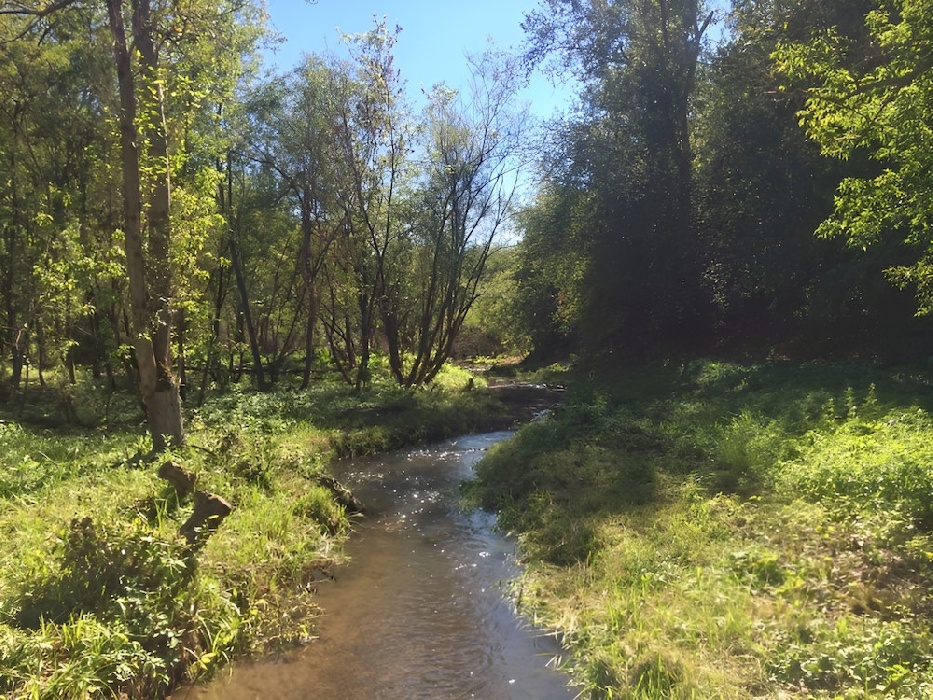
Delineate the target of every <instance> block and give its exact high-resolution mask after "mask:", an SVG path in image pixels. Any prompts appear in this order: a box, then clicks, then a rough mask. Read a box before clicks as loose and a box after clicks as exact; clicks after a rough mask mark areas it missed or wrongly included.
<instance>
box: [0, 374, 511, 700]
mask: <svg viewBox="0 0 933 700" xmlns="http://www.w3.org/2000/svg"><path fill="white" fill-rule="evenodd" d="M468 378H469V375H467V374H466V373H464V372H461V371H456V370H445V372H444V373H442V375H441V379H442V380H443V381H441V382H439V384H438V385H437V386H436V387H435V388H434V390H432V391H418V392H412V391H408V390H403V389H400V388H398V387H397V386H396V385H395V384H394V382H391V381H388V379H387V378H385V380H381V381H376V382H374V384H373V385H372V386H370V388H368V389H367V390H365V391H363V392H356V391H355V390H353V389H351V388H350V387H347V386H345V385H343V384H342V383H340V382H339V381H329V382H320V383H318V384H317V385H316V386H315V388H314V389H312V390H308V391H284V390H283V391H278V392H265V393H257V392H255V391H252V390H239V389H235V390H232V391H227V392H224V393H223V394H222V395H219V396H217V397H215V398H212V399H210V400H208V401H207V402H206V403H205V404H204V405H203V406H202V407H200V408H199V409H197V410H193V411H191V412H190V413H188V414H187V416H186V418H187V426H188V440H187V442H186V445H185V446H183V447H177V448H174V449H173V450H171V451H169V452H165V453H163V454H161V455H159V457H158V461H157V462H156V463H153V462H152V461H151V460H150V459H146V458H145V457H146V456H147V455H148V454H149V448H148V445H147V443H148V441H147V440H146V439H145V437H144V433H143V430H142V426H143V414H142V412H141V411H140V410H139V408H138V406H134V405H132V403H130V402H126V399H127V398H128V397H127V396H122V395H121V396H116V397H110V398H109V401H110V402H111V403H120V404H121V409H122V410H121V411H120V412H119V415H120V416H121V418H120V420H119V421H116V422H115V421H113V420H110V421H109V422H104V418H105V416H104V414H103V413H100V414H95V413H94V412H93V410H92V406H91V402H92V401H97V403H98V406H100V407H104V406H106V405H107V403H108V398H107V397H106V393H107V389H106V388H103V389H102V388H100V387H99V386H95V385H94V384H91V383H88V384H84V383H82V384H79V385H78V386H80V387H81V388H82V391H84V392H86V395H85V396H84V401H83V404H82V410H83V414H82V415H83V416H84V418H85V419H86V420H88V421H90V420H92V419H94V418H96V419H97V420H99V421H100V423H99V425H98V427H97V428H92V429H87V428H82V429H74V428H61V427H59V428H51V427H49V422H48V420H47V419H43V410H44V409H48V408H49V407H52V408H54V407H55V405H56V403H55V402H50V401H49V399H50V394H51V392H47V393H46V395H45V396H44V397H43V400H42V401H39V400H37V397H35V396H33V397H32V401H31V403H29V405H28V406H27V407H26V420H19V421H14V420H10V416H8V415H4V417H3V420H2V421H0V504H2V515H0V532H2V533H3V542H4V547H3V551H2V553H0V658H2V660H3V661H2V663H0V695H3V696H4V697H9V698H31V697H37V698H86V697H132V698H154V697H160V696H162V695H164V694H165V693H166V692H167V691H169V690H171V688H172V687H173V686H174V685H175V684H177V683H178V682H180V681H183V680H186V679H192V678H198V677H204V676H206V675H209V674H210V673H211V672H212V671H213V670H214V669H216V668H217V667H219V666H220V665H221V664H223V663H225V662H226V661H228V660H229V659H231V658H232V657H234V656H237V655H241V654H243V653H246V652H249V651H269V650H270V649H275V648H279V647H282V646H292V645H294V644H296V643H300V642H302V641H304V640H306V639H310V638H311V637H312V636H313V634H314V627H313V619H314V617H315V616H316V615H317V613H318V609H317V606H316V604H315V601H314V590H315V585H316V582H317V581H319V580H321V579H323V578H327V577H328V576H330V572H331V570H332V568H333V566H334V565H335V563H337V562H339V561H340V560H341V557H342V554H341V544H342V541H343V538H344V537H345V536H346V535H347V534H348V532H349V530H350V524H351V518H352V517H353V515H354V508H353V507H351V505H350V503H348V502H347V501H346V500H342V498H341V494H340V493H339V492H336V491H335V490H334V488H332V486H333V485H332V484H331V483H330V482H328V480H327V479H326V478H322V475H324V474H325V473H326V466H327V464H328V463H329V462H330V460H332V459H334V458H338V457H345V456H351V455H360V454H371V453H373V452H377V451H384V450H387V449H390V448H392V447H396V446H399V445H403V444H412V443H417V442H423V441H426V440H437V439H440V438H442V437H446V436H450V435H454V434H461V433H464V432H470V431H475V430H478V429H483V428H487V427H489V426H490V421H496V420H503V419H506V420H507V417H506V416H505V414H504V413H503V409H502V407H501V405H500V404H498V402H496V401H495V400H494V399H492V398H491V397H490V396H489V395H488V394H487V393H486V392H483V391H481V390H479V389H477V390H476V391H470V392H468V391H464V387H465V385H466V382H467V381H468ZM444 382H447V384H448V388H447V389H444V388H443V386H442V385H443V383H444ZM66 386H67V385H66ZM130 396H131V395H130ZM124 402H126V403H127V405H123V403H124ZM111 408H113V407H111ZM113 412H114V413H117V412H116V411H113ZM29 417H32V418H35V420H28V418H29ZM167 461H174V462H175V463H176V464H179V465H182V466H183V467H184V469H185V470H187V471H188V472H190V473H192V474H194V475H195V476H196V479H197V481H196V486H197V489H198V490H199V492H209V493H221V494H224V499H225V500H226V501H227V502H229V504H230V505H231V506H232V507H233V511H232V513H230V514H229V515H228V516H227V517H226V518H225V519H224V521H223V524H222V526H221V527H218V528H216V529H215V531H214V532H213V533H212V534H210V536H209V537H208V536H206V534H205V536H204V537H203V538H197V539H195V540H194V541H193V542H192V541H189V540H187V539H186V538H185V537H182V536H181V535H180V534H179V530H180V529H182V527H183V524H184V523H185V521H186V520H187V519H188V518H189V516H190V515H191V513H192V497H191V496H190V495H186V496H180V495H179V494H178V493H177V492H176V490H175V489H174V488H172V487H171V486H169V485H168V484H166V482H165V481H163V480H162V479H160V478H159V476H158V475H157V466H158V465H159V464H162V463H164V462H167ZM364 505H365V504H364Z"/></svg>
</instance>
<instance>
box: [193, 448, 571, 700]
mask: <svg viewBox="0 0 933 700" xmlns="http://www.w3.org/2000/svg"><path fill="white" fill-rule="evenodd" d="M509 435H510V434H509V433H492V434H486V435H475V436H467V437H463V438H460V439H458V440H454V441H450V442H448V443H444V444H442V445H439V446H437V447H435V448H430V449H419V450H414V451H411V452H403V453H397V454H393V455H389V456H383V457H380V458H379V459H376V460H373V461H370V462H359V461H357V462H355V463H353V464H348V465H345V466H344V467H343V469H342V470H338V471H339V473H337V474H336V476H337V478H338V479H340V480H342V481H345V482H346V483H348V485H350V487H351V488H352V489H353V491H354V493H355V494H356V495H357V496H358V497H359V498H360V499H361V500H362V501H363V503H364V505H365V506H366V509H367V510H366V512H367V516H366V518H365V519H364V520H362V521H361V522H360V523H359V525H358V526H357V532H356V533H355V534H354V536H353V537H352V538H351V540H350V542H349V543H348V547H347V550H348V553H349V555H350V556H351V558H352V562H351V564H349V565H348V566H347V567H344V568H343V569H340V570H338V571H337V577H336V580H335V581H326V582H321V583H319V584H318V586H319V588H318V592H319V600H320V604H321V605H322V607H323V608H324V610H325V611H326V612H325V615H324V616H323V618H322V619H321V620H320V622H319V624H318V627H317V630H316V633H317V635H318V638H317V639H316V640H315V641H314V642H312V643H311V644H309V645H308V646H307V647H306V648H305V649H304V650H302V651H301V652H298V653H296V654H294V655H290V656H287V657H284V658H281V659H277V660H274V661H263V662H256V663H246V664H240V665H239V666H238V667H237V668H236V669H235V670H234V672H233V673H232V675H230V676H229V677H228V678H226V679H223V680H221V681H220V682H218V683H215V684H212V685H210V686H207V687H200V688H196V689H191V690H188V691H183V692H182V693H181V694H178V693H176V695H175V697H176V698H179V697H190V698H202V699H214V698H217V699H219V698H224V700H235V699H237V698H266V699H268V698H361V699H362V698H366V699H368V698H384V699H386V700H394V699H396V698H397V699H399V700H402V699H406V700H407V699H409V698H431V699H432V700H433V699H439V698H483V699H486V700H496V699H498V698H503V699H506V698H508V699H520V698H527V699H529V700H532V699H533V700H550V699H552V698H553V699H557V698H572V697H574V692H573V691H571V690H569V689H568V688H567V685H566V684H567V677H566V676H565V675H564V674H562V673H560V672H558V671H555V670H553V666H554V665H556V663H557V660H558V659H559V657H560V654H561V649H560V646H559V645H558V643H557V642H556V640H555V639H554V638H553V637H552V636H548V635H545V634H543V633H542V632H540V631H538V630H534V629H531V628H529V627H528V625H527V624H526V623H525V622H524V621H522V620H521V619H519V618H518V617H517V616H516V615H515V612H514V608H513V606H512V604H511V602H510V601H509V600H508V599H507V598H506V597H505V596H504V595H503V591H502V583H503V582H504V581H506V580H508V579H509V578H512V577H513V576H515V575H516V573H517V565H516V562H515V559H514V543H513V542H512V541H511V540H509V539H507V538H505V537H503V536H501V535H500V534H498V533H496V532H493V529H492V528H493V525H494V519H493V517H492V516H491V515H489V514H487V513H483V512H479V511H473V512H462V511H461V510H460V509H459V508H458V507H457V486H458V484H459V483H460V481H461V480H463V479H465V478H468V477H469V476H470V474H471V473H472V468H473V466H474V465H475V463H476V462H477V461H478V460H479V459H480V457H481V456H482V454H483V452H484V451H485V450H486V449H487V448H488V447H490V446H491V445H493V444H495V443H496V442H499V441H501V440H504V439H506V438H507V437H509Z"/></svg>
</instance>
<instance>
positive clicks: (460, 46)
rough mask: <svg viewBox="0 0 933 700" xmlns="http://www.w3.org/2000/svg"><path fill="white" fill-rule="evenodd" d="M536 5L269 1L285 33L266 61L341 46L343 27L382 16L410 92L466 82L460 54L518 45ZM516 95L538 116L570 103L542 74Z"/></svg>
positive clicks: (494, 0) (367, 25) (360, 28)
mask: <svg viewBox="0 0 933 700" xmlns="http://www.w3.org/2000/svg"><path fill="white" fill-rule="evenodd" d="M536 6H537V2H536V0H469V1H468V2H463V0H317V2H316V3H314V4H311V3H309V2H307V1H306V0H267V7H268V10H269V14H270V16H271V22H272V25H273V26H274V27H275V29H276V30H277V31H278V32H279V33H280V34H282V35H283V36H284V37H285V39H286V42H285V43H284V44H282V45H281V46H279V47H278V49H277V51H276V53H275V55H274V56H273V57H272V60H273V61H274V62H275V64H276V65H277V66H278V67H279V68H280V69H287V68H290V67H291V66H293V65H295V64H296V63H297V62H298V60H299V58H300V56H301V53H302V52H307V53H317V52H322V51H325V50H327V49H330V50H333V51H336V52H340V51H341V41H340V33H341V32H343V33H348V34H354V33H357V32H364V31H367V30H369V29H372V28H373V26H374V17H378V18H380V19H381V18H382V17H383V16H385V17H386V21H387V23H388V25H389V26H390V27H394V26H395V25H398V26H400V27H401V28H402V32H401V34H400V35H399V39H398V43H397V44H396V46H395V60H396V65H397V66H398V68H399V70H400V71H401V73H402V77H403V78H405V79H406V80H407V81H408V87H409V93H410V95H411V96H412V97H416V96H417V95H418V94H420V88H421V87H422V86H424V87H425V88H430V87H431V86H432V85H434V84H435V83H439V82H445V83H447V84H448V85H450V86H451V87H461V86H465V85H466V82H467V80H468V78H469V74H470V73H469V66H468V64H467V59H466V54H467V53H475V54H479V53H481V52H482V51H483V50H484V49H485V48H486V46H487V39H491V40H492V41H493V42H494V43H495V44H496V45H497V46H499V47H500V48H509V47H517V46H518V45H519V44H520V43H521V42H522V40H523V38H524V32H523V30H522V28H521V26H520V24H519V23H520V22H521V21H522V19H523V17H524V15H525V13H526V12H527V11H529V10H531V9H533V8H535V7H536ZM338 28H339V31H338ZM522 97H523V98H524V99H526V100H528V101H529V103H530V105H531V109H532V112H533V113H534V114H535V115H537V116H539V117H549V116H551V115H552V114H553V112H554V110H555V109H561V110H563V109H566V108H568V107H569V104H568V102H569V99H570V97H569V94H568V90H567V89H560V88H557V89H555V88H554V87H553V86H552V85H551V84H550V82H549V81H548V80H547V79H546V78H544V77H543V76H536V77H535V78H534V79H533V81H532V85H531V86H530V88H529V89H528V90H526V91H525V92H524V93H523V95H522Z"/></svg>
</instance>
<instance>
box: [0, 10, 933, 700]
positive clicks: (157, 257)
mask: <svg viewBox="0 0 933 700" xmlns="http://www.w3.org/2000/svg"><path fill="white" fill-rule="evenodd" d="M490 21H493V19H492V18H491V20H490ZM522 28H523V30H524V33H525V42H524V44H523V45H522V46H521V47H520V48H519V49H518V50H515V51H513V52H507V51H505V50H499V49H495V48H489V49H488V50H487V51H485V52H484V53H481V54H478V55H474V56H471V57H470V58H469V62H470V66H471V70H472V80H471V81H470V83H469V86H468V87H467V88H465V89H462V90H457V89H453V88H451V87H448V86H446V85H443V84H440V85H435V86H433V87H432V88H431V89H430V90H427V91H426V93H425V95H424V99H423V100H417V101H416V100H413V99H412V95H411V92H410V88H409V86H408V85H407V83H406V80H405V76H404V75H403V74H401V73H400V72H399V70H398V69H397V67H396V65H395V62H394V50H395V47H396V45H397V43H398V42H400V41H404V32H403V31H400V28H397V27H396V28H394V29H393V28H392V27H390V26H389V25H388V24H387V23H386V22H385V21H379V20H375V21H374V22H373V26H372V28H371V29H370V30H369V31H367V32H364V33H361V34H353V35H345V36H343V38H342V44H341V46H340V49H339V50H334V51H330V52H326V53H320V54H306V55H305V56H304V58H303V59H302V61H301V63H300V64H299V65H297V66H296V67H294V68H292V69H289V70H285V71H270V70H269V69H267V68H266V67H264V65H263V61H262V50H263V48H264V47H266V46H268V45H269V42H271V41H273V40H274V37H273V35H272V31H271V29H270V27H269V22H268V16H267V12H266V8H265V7H264V4H263V3H262V2H261V0H219V1H217V0H213V1H212V2H208V1H207V0H36V1H27V0H23V1H20V0H0V96H2V99H0V163H2V165H0V175H2V177H0V290H2V294H0V296H2V309H0V318H2V324H0V452H2V455H0V464H2V469H0V471H2V474H0V502H2V503H3V504H4V510H5V511H6V512H5V514H4V515H3V516H0V532H2V533H3V537H4V540H9V541H10V547H9V548H8V551H6V552H4V553H3V554H0V562H2V564H3V570H4V572H3V573H2V574H0V652H2V654H0V658H2V659H3V661H2V662H0V694H2V693H6V694H8V695H9V697H11V698H20V697H22V698H25V697H42V698H46V697H47V698H55V697H68V698H71V697H74V698H84V697H164V696H166V695H167V694H169V693H170V692H171V691H172V689H173V688H175V687H177V685H178V684H179V683H182V682H185V681H188V680H192V679H197V678H200V677H205V676H208V675H210V674H211V673H213V672H214V671H215V670H216V668H218V667H219V666H221V665H223V664H224V663H226V662H227V661H229V660H230V659H232V658H234V657H236V656H238V655H242V654H245V653H249V652H251V651H253V652H256V651H264V650H265V651H267V650H268V649H269V648H272V647H277V646H282V645H285V646H287V645H289V644H294V643H295V642H296V640H298V639H301V638H304V637H307V636H308V630H309V629H311V628H312V627H313V617H314V603H313V600H312V599H311V598H310V594H308V593H307V590H306V589H307V586H306V583H307V580H306V577H307V575H308V571H309V570H310V569H309V567H311V568H314V567H320V566H325V568H326V567H327V566H330V565H332V564H333V563H335V562H337V561H339V559H340V555H339V547H340V542H341V541H342V539H343V538H345V537H346V536H347V535H348V533H349V532H350V531H351V529H352V528H351V516H352V515H353V503H352V499H349V498H348V494H347V493H346V492H345V491H344V490H343V489H342V487H341V486H340V485H339V484H335V483H334V482H333V480H332V479H329V478H328V477H327V475H326V472H327V464H328V462H329V461H330V460H332V459H334V458H337V457H350V456H354V455H360V454H371V453H375V452H379V451H385V450H389V449H393V448H396V447H400V446H403V445H410V444H422V443H425V442H429V441H431V440H436V439H439V438H442V437H447V436H451V435H456V434H459V433H466V432H469V431H477V430H484V429H490V428H493V427H499V426H501V425H507V424H508V421H510V420H511V419H512V418H514V417H515V416H514V411H515V408H514V406H507V405H504V404H503V402H501V401H499V400H497V398H496V397H495V395H494V392H489V391H485V390H484V389H485V388H486V385H487V383H494V382H495V381H496V380H495V379H494V377H495V376H496V374H497V373H499V375H504V376H507V377H508V378H509V379H510V380H513V381H514V380H515V379H516V378H519V379H528V380H534V381H547V382H558V383H561V384H563V385H567V386H568V387H569V389H568V397H567V399H566V401H565V403H564V404H563V405H562V406H560V407H558V408H556V409H555V410H554V411H553V414H552V415H551V416H550V417H549V418H548V420H545V421H539V422H535V423H534V424H531V425H528V426H527V427H525V428H522V429H520V430H519V432H518V434H517V436H516V438H515V439H514V440H512V441H510V442H509V443H507V444H504V445H502V446H501V447H500V448H497V449H496V450H494V451H493V452H492V454H491V455H490V457H489V458H488V459H486V460H484V461H483V463H482V464H481V466H480V468H479V472H478V478H477V481H476V482H475V483H472V484H470V485H467V486H465V487H464V494H465V497H466V498H467V499H468V500H472V501H473V502H475V503H477V504H479V505H481V506H483V507H485V508H488V509H490V510H494V511H496V512H498V513H499V514H500V518H501V520H502V522H503V525H504V527H506V528H508V529H509V530H510V531H514V532H516V533H518V534H519V537H520V541H521V546H522V551H523V557H524V558H525V561H526V564H527V573H526V574H525V575H524V576H523V578H522V581H521V583H520V584H518V585H520V586H521V588H522V591H523V593H522V594H521V596H520V597H521V600H522V601H523V602H522V605H524V606H525V610H526V611H528V612H529V613H530V614H533V615H535V616H536V617H540V619H543V620H546V621H547V624H549V625H550V626H552V627H554V628H556V629H559V630H561V632H562V634H564V639H565V643H566V644H567V646H568V648H569V649H571V650H572V651H573V653H574V654H575V656H574V657H573V660H572V661H571V662H570V670H571V672H572V674H573V676H574V678H575V680H576V682H577V683H579V685H580V688H581V689H582V690H581V695H582V694H584V693H585V694H587V695H586V696H588V697H633V698H634V697H644V698H661V697H665V698H666V697H672V698H688V697H730V698H731V697H735V698H742V697H798V696H799V697H827V698H828V697H845V698H850V697H852V698H854V697H903V698H920V697H931V696H933V675H931V672H930V670H929V669H930V667H931V664H933V634H931V632H930V625H929V622H930V615H931V613H933V598H931V597H930V592H929V591H930V583H931V582H933V554H931V550H933V529H931V528H933V505H931V504H933V469H931V467H930V465H931V464H933V455H929V454H928V452H929V448H928V447H926V445H927V443H928V438H929V437H931V436H933V417H931V416H930V415H929V413H928V411H929V410H933V406H930V398H929V384H930V382H931V381H933V374H931V372H933V369H931V362H933V354H931V352H930V350H929V348H930V343H931V341H933V326H931V323H930V319H929V313H930V311H931V310H933V281H931V280H933V235H931V231H933V197H931V192H933V116H931V115H933V2H931V0H732V2H731V4H730V5H729V6H728V7H726V6H723V5H722V4H721V3H716V4H714V3H708V2H704V0H539V1H538V4H537V6H536V7H534V9H531V10H530V11H529V12H528V13H527V14H526V15H525V19H524V22H523V24H522ZM533 71H544V72H545V73H547V74H548V75H549V76H552V78H553V79H554V80H555V81H570V82H571V83H572V84H573V85H575V86H577V92H576V94H575V96H574V102H573V104H572V105H569V106H568V109H567V110H566V111H565V112H563V113H562V114H560V115H556V116H554V117H553V118H551V119H550V120H546V121H544V122H542V121H540V120H536V119H533V118H532V117H531V116H530V114H529V109H528V105H527V104H523V103H522V101H521V99H520V97H519V95H520V90H521V88H522V87H523V86H524V85H525V84H526V83H527V81H528V79H529V76H530V75H531V74H532V72H533ZM481 370H483V371H481ZM928 457H929V458H930V459H928ZM166 484H167V485H166ZM192 509H193V512H191V513H190V517H189V511H191V510H192ZM231 513H233V514H234V515H231ZM228 516H229V519H228ZM234 516H235V517H234ZM222 521H225V522H224V524H221V522H222ZM286 521H288V523H290V524H283V523H285V522H286ZM179 530H180V532H181V534H182V535H183V537H177V536H176V535H177V533H178V532H179ZM853 543H858V544H857V545H855V544H853ZM273 551H274V554H270V552H273ZM662 558H663V560H664V561H663V562H662V561H661V559H662ZM321 562H327V563H326V564H321ZM597 590H599V591H602V594H601V595H602V597H601V598H600V596H599V595H597V594H596V591H597ZM607 591H608V593H607ZM714 591H719V593H714ZM588 596H593V597H592V599H591V598H590V597H588ZM672 600H673V601H676V604H673V603H672ZM684 601H689V602H690V606H689V607H690V612H688V611H686V610H679V608H678V607H677V606H678V605H683V606H685V607H686V603H685V602H684ZM286 607H287V608H288V609H289V610H291V611H292V612H293V614H292V615H291V617H289V619H288V620H285V619H284V617H283V616H282V615H278V613H275V612H270V611H272V610H273V608H274V609H275V611H278V610H281V609H284V608H286ZM729 609H731V611H732V612H730V611H729ZM663 610H667V611H668V613H669V616H668V617H664V616H663V615H662V614H661V611H663ZM671 611H679V612H678V613H677V614H680V615H681V617H677V618H672V617H670V615H674V614H675V613H673V612H671ZM697 611H699V612H697ZM736 611H741V613H739V612H736ZM694 613H696V614H697V615H707V616H708V617H706V618H703V619H702V620H698V621H695V620H694V619H693V618H692V617H691V615H693V614H694ZM740 614H741V615H744V617H741V619H739V616H740ZM652 615H654V617H652ZM767 619H773V620H774V621H773V622H763V621H762V620H767ZM651 630H654V632H652V631H651ZM658 630H661V632H660V633H659V632H657V631H658ZM678 630H679V631H678Z"/></svg>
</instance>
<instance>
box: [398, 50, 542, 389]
mask: <svg viewBox="0 0 933 700" xmlns="http://www.w3.org/2000/svg"><path fill="white" fill-rule="evenodd" d="M516 73H517V71H516V70H515V69H514V67H513V66H511V65H510V64H509V63H508V61H503V59H502V57H501V56H497V55H495V54H487V55H485V56H484V57H482V58H481V59H479V60H477V61H476V62H474V79H473V84H472V90H471V94H470V95H469V96H468V97H467V98H466V100H461V98H460V96H459V95H458V94H457V93H456V92H454V91H451V90H449V89H447V88H444V87H443V86H436V87H435V90H434V93H433V94H432V95H431V100H430V103H429V105H428V108H427V118H426V119H425V127H426V139H427V142H426V145H425V154H424V163H423V165H422V172H423V175H422V177H421V180H420V182H419V183H418V184H417V185H415V186H414V192H413V194H412V196H411V197H410V200H409V202H410V204H409V206H410V208H411V213H410V218H409V223H408V226H409V231H408V235H407V236H404V237H402V238H400V239H399V241H398V244H397V246H396V247H397V249H400V250H396V251H395V256H396V257H397V258H398V257H403V260H400V261H398V262H397V264H395V265H393V266H391V267H390V268H389V270H390V273H391V274H390V275H389V282H388V284H387V286H386V289H385V293H384V296H383V301H382V304H381V307H380V311H381V316H382V322H383V327H384V332H385V335H386V342H387V345H388V349H389V365H390V367H391V369H392V372H393V374H394V375H395V377H396V379H397V380H398V382H399V383H400V384H402V385H403V386H418V385H422V384H425V383H427V382H430V381H431V380H432V379H433V378H434V377H435V376H436V375H437V373H438V372H439V371H440V370H441V368H442V367H443V365H444V363H445V362H446V361H447V360H448V359H449V357H450V355H451V352H452V350H453V346H454V342H455V341H456V339H457V336H458V334H459V333H460V329H461V327H462V326H463V322H464V319H465V318H466V316H467V314H468V313H469V311H470V308H471V307H472V306H473V302H474V301H476V298H477V294H478V288H479V285H480V282H481V281H482V279H483V277H484V272H485V269H486V263H487V261H488V259H489V255H490V250H491V249H492V245H493V242H494V240H495V238H496V234H497V233H498V231H499V229H500V228H501V226H502V225H503V222H504V221H505V220H506V217H507V216H509V215H510V213H511V211H510V210H511V203H512V198H513V195H514V192H515V182H516V170H517V168H518V167H520V165H521V163H520V161H519V144H520V143H521V139H522V135H523V126H524V122H525V118H524V114H522V113H520V112H515V111H514V110H512V109H511V108H510V105H511V102H512V99H513V96H514V93H515V83H514V79H512V78H511V76H514V75H515V74H516Z"/></svg>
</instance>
